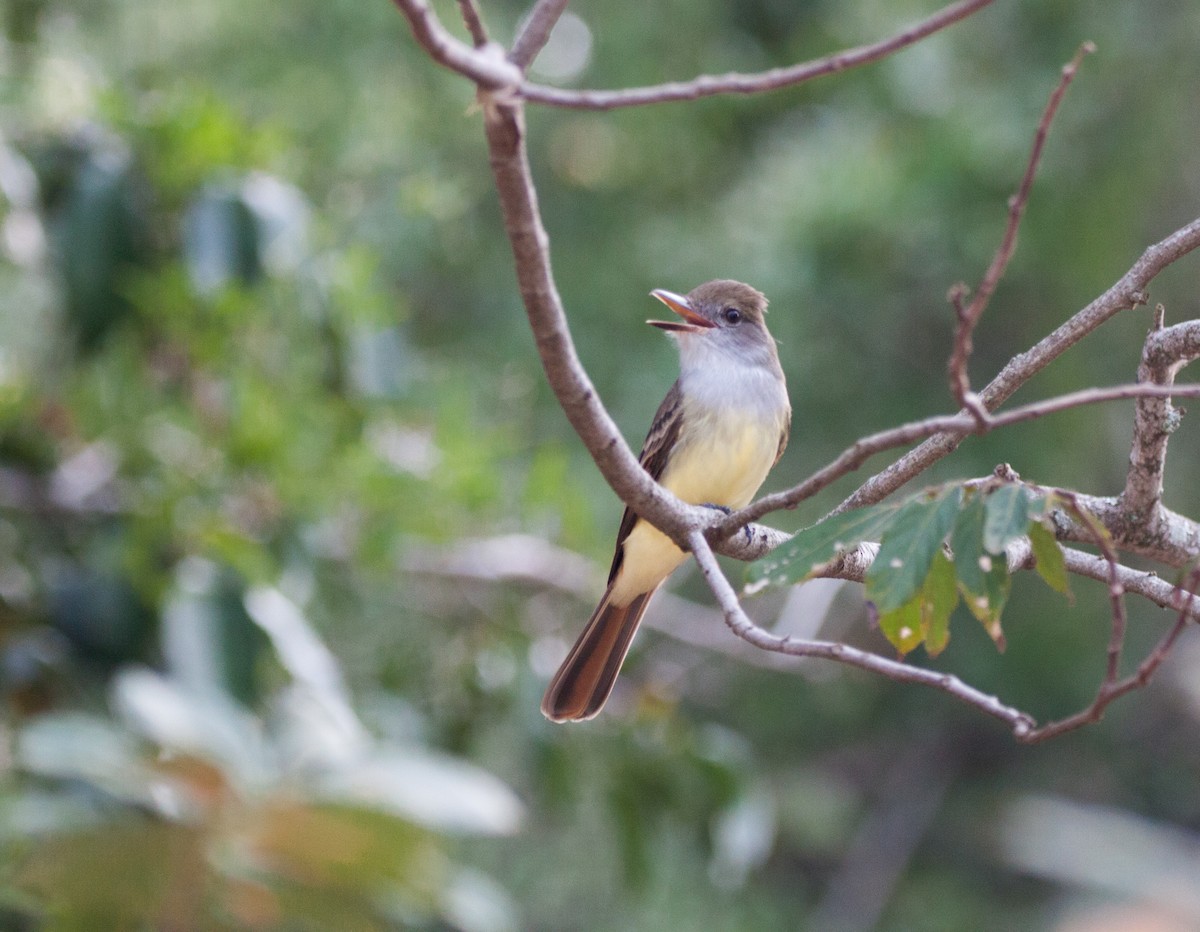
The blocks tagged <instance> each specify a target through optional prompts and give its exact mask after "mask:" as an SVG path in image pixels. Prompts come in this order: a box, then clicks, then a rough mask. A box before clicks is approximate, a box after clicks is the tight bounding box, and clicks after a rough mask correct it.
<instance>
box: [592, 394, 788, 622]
mask: <svg viewBox="0 0 1200 932" xmlns="http://www.w3.org/2000/svg"><path fill="white" fill-rule="evenodd" d="M723 414H724V416H709V417H707V418H706V419H705V420H704V421H703V422H701V423H698V424H696V425H695V426H694V427H692V428H691V429H689V431H688V433H689V436H690V437H691V438H695V439H689V440H688V441H687V442H686V444H685V445H684V446H681V447H680V448H678V449H676V450H675V451H673V453H672V455H671V458H670V461H669V462H668V464H667V468H666V469H665V470H664V472H663V474H662V476H661V477H660V479H659V481H660V482H661V483H662V485H663V486H664V487H666V488H667V489H670V490H671V492H673V493H674V494H675V495H676V496H678V497H679V498H680V499H682V500H683V501H685V502H688V503H689V504H692V505H721V506H723V507H725V508H734V509H736V508H741V507H743V506H745V505H746V504H748V503H749V502H750V499H751V498H753V497H754V493H755V492H757V491H758V487H759V486H760V485H762V483H763V480H764V479H765V478H766V477H767V472H768V471H769V470H770V469H771V466H772V464H773V463H774V462H775V454H776V452H777V451H778V449H779V434H780V430H781V428H780V427H779V426H778V425H777V424H771V425H764V424H762V423H761V422H759V421H756V420H752V419H748V418H746V417H744V416H743V415H742V414H741V413H740V412H737V413H734V412H723ZM622 546H623V547H624V556H623V559H622V562H621V570H620V573H619V574H618V576H617V579H616V580H614V584H613V592H612V598H613V602H614V603H615V604H616V605H626V604H628V602H629V600H630V599H632V598H633V597H635V596H637V595H641V594H642V593H643V592H649V591H650V590H651V589H653V588H654V587H655V586H657V585H658V584H659V583H660V582H662V581H663V580H664V579H666V578H667V577H668V576H669V575H671V573H672V572H674V571H675V569H676V568H677V567H678V566H679V564H681V563H682V562H683V561H684V558H685V556H686V555H685V554H684V552H683V551H682V550H680V549H679V548H678V547H676V546H675V544H674V543H673V542H672V541H671V539H670V538H669V537H667V536H666V535H665V534H663V533H662V532H661V531H659V530H658V529H657V528H655V527H653V526H652V525H650V524H648V523H647V522H645V521H638V522H637V524H635V525H634V526H633V530H631V531H630V532H629V536H628V537H626V538H625V541H624V543H623V545H622Z"/></svg>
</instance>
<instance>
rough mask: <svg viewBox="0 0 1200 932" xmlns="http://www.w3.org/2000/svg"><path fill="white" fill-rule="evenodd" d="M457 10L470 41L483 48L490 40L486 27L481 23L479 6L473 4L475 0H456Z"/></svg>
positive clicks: (481, 16)
mask: <svg viewBox="0 0 1200 932" xmlns="http://www.w3.org/2000/svg"><path fill="white" fill-rule="evenodd" d="M458 10H459V13H461V14H462V19H463V25H464V26H466V27H467V32H469V33H470V34H471V41H472V42H474V43H475V48H477V49H481V48H483V47H484V46H485V45H487V44H488V42H490V41H491V40H490V39H489V38H488V32H487V27H486V26H485V25H484V24H483V15H482V14H481V13H480V12H479V7H478V6H476V5H475V0H458Z"/></svg>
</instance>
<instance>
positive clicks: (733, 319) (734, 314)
mask: <svg viewBox="0 0 1200 932" xmlns="http://www.w3.org/2000/svg"><path fill="white" fill-rule="evenodd" d="M721 316H722V317H724V318H725V320H726V322H727V323H731V324H736V323H737V322H738V321H740V320H741V319H742V312H741V311H739V310H738V309H737V308H736V307H727V308H725V310H723V311H722V312H721Z"/></svg>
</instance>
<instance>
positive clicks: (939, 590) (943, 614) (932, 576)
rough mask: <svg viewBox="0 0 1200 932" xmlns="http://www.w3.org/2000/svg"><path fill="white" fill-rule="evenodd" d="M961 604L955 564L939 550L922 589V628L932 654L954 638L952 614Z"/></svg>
mask: <svg viewBox="0 0 1200 932" xmlns="http://www.w3.org/2000/svg"><path fill="white" fill-rule="evenodd" d="M957 604H958V586H957V581H956V579H955V575H954V564H953V563H951V562H950V560H949V559H947V557H946V555H945V554H944V553H942V552H941V551H940V550H939V551H938V552H937V553H936V554H934V557H933V566H931V567H930V568H929V575H928V576H927V577H926V578H925V585H924V587H923V588H922V589H921V631H922V633H923V634H924V636H925V649H926V650H927V651H929V655H930V656H931V657H936V656H937V655H938V654H940V653H941V652H942V651H943V650H945V649H946V645H947V644H948V643H949V641H950V615H951V614H952V613H953V612H954V607H955V606H956V605H957Z"/></svg>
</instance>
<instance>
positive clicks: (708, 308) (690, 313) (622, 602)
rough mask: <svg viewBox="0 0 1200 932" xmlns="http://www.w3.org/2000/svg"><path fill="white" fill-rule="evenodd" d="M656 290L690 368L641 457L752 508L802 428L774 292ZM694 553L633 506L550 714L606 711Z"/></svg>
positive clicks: (726, 285)
mask: <svg viewBox="0 0 1200 932" xmlns="http://www.w3.org/2000/svg"><path fill="white" fill-rule="evenodd" d="M650 294H651V296H653V297H655V298H657V299H658V300H659V301H661V302H662V303H663V304H665V305H666V306H667V307H668V308H670V309H671V310H672V311H674V312H675V313H676V314H677V315H678V316H679V320H670V321H665V320H648V321H646V323H648V324H650V325H651V326H653V327H658V328H659V329H660V330H664V331H666V333H667V334H668V335H669V336H671V337H672V338H673V339H674V341H675V343H676V345H677V346H678V349H679V378H678V379H677V380H676V381H675V383H674V384H673V385H672V386H671V388H670V390H669V391H668V392H667V395H666V397H665V398H664V399H663V402H662V404H661V405H659V407H658V412H657V413H656V414H655V416H654V420H653V422H652V424H651V427H650V431H649V433H648V434H647V436H646V441H645V443H644V444H643V446H642V452H641V455H640V456H639V458H638V459H639V462H640V463H641V465H642V467H643V468H644V469H645V470H646V472H648V473H649V474H650V476H651V478H653V479H655V480H656V481H657V482H659V483H660V484H661V485H662V486H663V487H664V488H666V489H667V490H669V491H670V492H672V493H674V494H675V495H676V496H677V497H678V498H680V499H681V500H683V501H685V502H687V503H689V504H692V505H707V506H711V507H714V508H718V509H720V510H722V511H726V512H728V511H729V510H731V509H738V508H742V507H744V506H745V505H747V504H749V502H750V500H751V499H752V498H753V497H754V494H755V492H757V491H758V489H759V486H761V485H762V483H763V480H765V479H766V477H767V473H768V472H769V471H770V470H771V468H772V467H773V466H774V465H775V464H776V463H777V462H778V461H779V458H780V456H782V455H783V451H784V448H785V447H786V446H787V442H788V435H789V432H790V429H791V420H792V408H791V403H790V401H789V399H788V393H787V383H786V380H785V378H784V374H783V368H782V366H781V365H780V363H779V352H778V349H777V348H776V344H775V340H774V339H773V338H772V336H771V334H770V332H769V331H768V330H767V324H766V318H765V314H766V311H767V299H766V297H765V296H764V295H763V294H762V292H760V291H758V290H757V289H755V288H753V287H751V286H750V285H747V284H744V283H742V282H738V281H733V280H730V279H718V280H716V281H710V282H706V283H705V284H703V285H699V286H697V287H696V288H694V289H692V290H691V291H690V292H688V293H687V294H686V295H679V294H676V293H674V292H671V291H667V290H665V289H662V288H656V289H655V290H653V291H651V292H650ZM685 556H686V555H685V554H684V552H683V551H682V550H680V549H679V547H677V546H676V545H675V543H674V542H673V541H672V540H671V539H670V538H669V537H667V536H666V535H665V534H663V533H662V532H661V531H659V530H658V529H657V528H655V527H654V526H653V525H652V524H650V522H648V521H646V520H645V519H643V518H640V517H638V515H637V514H636V513H635V512H634V511H633V510H632V509H630V508H628V507H626V509H625V513H624V515H623V516H622V518H621V524H620V527H619V529H618V531H617V544H616V552H615V553H614V555H613V561H612V567H611V569H610V570H609V574H608V587H607V588H606V589H605V592H604V595H603V597H602V598H601V599H600V604H599V605H598V606H597V607H596V610H595V611H594V612H593V613H592V616H591V618H590V619H589V620H588V623H587V625H586V626H585V627H584V629H583V632H582V633H581V634H580V635H579V639H578V640H577V641H576V642H575V645H574V646H573V647H572V648H571V650H570V651H569V652H568V654H567V656H566V659H565V660H563V662H562V665H561V666H560V667H559V668H558V672H557V673H556V674H555V675H554V678H553V679H552V680H551V681H550V685H549V687H548V688H547V689H546V694H545V696H544V698H543V699H542V706H541V708H542V714H543V715H545V716H546V718H548V719H550V720H551V721H553V722H572V721H586V720H588V719H591V718H594V717H595V716H596V715H598V714H599V712H600V710H601V709H602V708H603V707H604V704H605V702H606V701H607V700H608V697H609V695H610V694H611V693H612V689H613V685H614V684H615V683H616V680H617V674H618V673H619V672H620V669H621V665H622V663H623V662H624V660H625V655H626V653H628V651H629V646H630V644H631V643H632V641H633V636H634V634H635V633H636V632H637V629H638V625H639V623H640V622H641V620H642V615H643V614H644V613H645V611H646V607H647V606H648V605H649V603H650V599H651V598H652V597H653V595H654V593H655V592H656V591H657V590H658V588H659V587H660V586H661V585H662V584H663V582H664V581H666V579H667V577H668V576H670V575H671V573H673V572H674V571H675V569H676V568H677V567H678V566H679V565H680V564H681V563H682V562H683V561H684V559H685Z"/></svg>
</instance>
